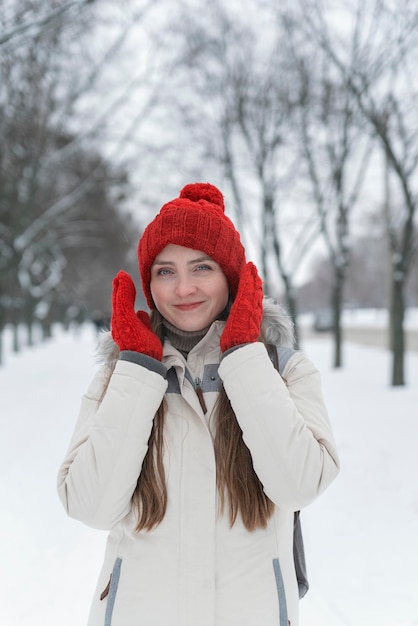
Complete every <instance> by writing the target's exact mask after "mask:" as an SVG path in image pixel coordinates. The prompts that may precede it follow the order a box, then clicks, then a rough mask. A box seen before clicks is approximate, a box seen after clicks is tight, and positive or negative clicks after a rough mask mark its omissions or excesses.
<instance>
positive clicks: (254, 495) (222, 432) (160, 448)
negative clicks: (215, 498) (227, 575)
mask: <svg viewBox="0 0 418 626" xmlns="http://www.w3.org/2000/svg"><path fill="white" fill-rule="evenodd" d="M151 324H152V328H153V331H154V332H155V334H156V335H157V336H158V337H159V338H160V339H161V341H163V328H162V317H161V315H160V313H159V312H158V311H157V310H156V309H154V311H153V312H152V314H151ZM165 410H166V403H165V401H164V400H163V402H162V403H161V406H160V407H159V409H158V410H157V413H156V415H155V417H154V422H153V427H152V430H151V435H150V438H149V441H148V451H147V454H146V455H145V458H144V462H143V464H142V469H141V473H140V475H139V478H138V483H137V486H136V489H135V492H134V495H133V502H134V505H135V506H136V509H137V514H138V524H137V527H136V530H137V532H139V531H141V530H151V529H152V528H154V527H155V526H158V524H159V523H160V522H161V521H162V520H163V518H164V515H165V512H166V509H167V484H166V478H165V471H164V462H163V456H164V416H165ZM214 423H215V431H216V432H215V440H214V449H215V460H216V482H217V488H218V494H219V514H220V515H223V514H224V513H225V509H226V508H228V509H229V511H228V512H229V523H230V525H231V527H232V526H233V525H234V523H235V521H236V519H237V516H238V514H240V515H241V519H242V521H243V524H244V526H245V527H246V528H247V529H248V530H250V531H251V530H255V529H256V528H265V527H266V525H267V522H268V520H269V518H270V517H271V516H272V514H273V511H274V504H273V502H272V501H271V500H270V499H269V498H268V497H267V496H266V494H265V493H264V490H263V485H262V484H261V482H260V480H259V478H258V476H257V474H256V473H255V471H254V467H253V462H252V458H251V453H250V451H249V449H248V447H247V446H246V445H245V443H244V440H243V438H242V430H241V427H240V425H239V424H238V421H237V418H236V416H235V413H234V411H233V409H232V406H231V403H230V401H229V398H228V396H227V395H226V392H225V389H224V387H223V386H222V388H221V390H220V393H219V397H218V400H217V403H216V406H215V411H214Z"/></svg>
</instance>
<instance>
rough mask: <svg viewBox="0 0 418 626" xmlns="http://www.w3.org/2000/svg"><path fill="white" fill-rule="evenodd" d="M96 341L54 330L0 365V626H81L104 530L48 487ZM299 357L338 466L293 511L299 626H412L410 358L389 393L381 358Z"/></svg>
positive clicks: (414, 356)
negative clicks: (299, 527)
mask: <svg viewBox="0 0 418 626" xmlns="http://www.w3.org/2000/svg"><path fill="white" fill-rule="evenodd" d="M94 346H95V333H94V331H93V329H91V328H90V327H87V326H86V327H85V328H84V329H83V330H82V331H81V332H80V333H79V334H78V335H75V334H74V333H73V332H71V333H68V334H65V333H63V332H59V331H57V332H56V334H55V338H54V340H52V341H50V342H48V343H45V344H42V345H38V346H36V347H33V348H30V349H29V348H27V349H25V350H24V351H22V352H21V353H20V354H19V355H12V354H7V358H6V365H5V366H4V367H3V368H0V394H1V395H0V398H1V423H2V434H1V439H0V493H1V508H0V533H1V543H0V598H1V623H2V624H4V625H5V626H58V625H59V626H82V625H83V624H85V623H86V618H87V614H88V608H89V603H90V598H91V595H92V593H93V589H94V586H95V583H96V576H97V574H98V570H99V567H100V565H101V559H102V554H103V549H104V542H105V533H102V532H99V531H94V530H91V529H88V528H86V527H84V526H83V525H81V524H80V523H78V522H76V521H74V520H70V519H68V518H67V517H66V515H65V513H64V511H63V509H62V507H61V504H60V503H59V501H58V497H57V495H56V490H55V482H56V473H57V469H58V466H59V464H60V462H61V460H62V458H63V455H64V453H65V450H66V447H67V445H68V442H69V438H70V435H71V432H72V429H73V425H74V420H75V418H76V414H77V411H78V405H79V400H80V396H81V394H82V393H83V392H84V391H85V389H86V387H87V384H88V382H89V379H90V378H91V376H92V375H93V372H94V371H95V369H96V365H95V362H94ZM303 349H304V350H305V351H306V352H307V353H308V354H309V356H310V357H311V358H312V360H313V361H314V362H315V363H316V364H317V366H318V367H319V369H320V370H321V372H322V378H323V388H324V393H325V396H326V399H327V404H328V407H329V412H330V415H331V419H332V423H333V427H334V431H335V435H336V439H337V442H338V444H339V450H340V455H341V463H342V471H341V474H340V476H339V478H338V479H337V480H336V481H335V483H334V484H333V485H332V486H331V487H330V489H329V490H328V491H327V492H326V493H325V494H324V495H323V496H322V497H321V498H320V499H319V500H318V501H317V502H316V503H314V504H313V505H311V506H310V507H309V508H308V509H306V510H305V511H303V514H302V520H303V528H304V535H305V544H306V552H307V561H308V568H309V575H310V583H311V589H310V591H309V592H308V595H307V596H306V597H305V598H304V599H303V600H302V601H301V605H300V606H301V626H343V625H344V626H413V625H414V626H417V625H418V567H417V561H418V486H417V485H418V480H417V476H418V453H417V447H418V353H409V354H408V356H407V378H408V386H407V387H405V388H397V389H391V388H389V387H388V380H389V369H390V363H389V355H388V353H387V352H386V351H384V350H382V349H372V348H369V347H367V348H366V347H361V346H355V345H353V344H347V345H346V346H345V363H346V365H345V368H344V369H343V370H342V371H334V370H332V369H331V368H330V362H331V354H330V353H331V346H330V345H329V344H328V343H327V342H326V340H325V339H323V338H322V337H320V338H316V339H312V340H309V341H306V342H305V344H304V346H303ZM260 624H262V617H261V616H260ZM196 626H198V625H196Z"/></svg>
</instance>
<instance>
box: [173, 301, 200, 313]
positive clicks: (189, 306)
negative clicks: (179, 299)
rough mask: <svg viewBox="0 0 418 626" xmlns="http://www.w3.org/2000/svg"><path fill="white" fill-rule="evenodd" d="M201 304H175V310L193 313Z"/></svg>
mask: <svg viewBox="0 0 418 626" xmlns="http://www.w3.org/2000/svg"><path fill="white" fill-rule="evenodd" d="M201 304H202V303H201V302H190V303H188V304H175V305H174V306H175V308H176V309H178V310H179V311H193V310H194V309H197V307H199V306H200V305H201Z"/></svg>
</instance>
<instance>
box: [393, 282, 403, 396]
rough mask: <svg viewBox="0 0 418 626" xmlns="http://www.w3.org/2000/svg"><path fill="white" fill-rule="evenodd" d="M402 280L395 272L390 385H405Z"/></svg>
mask: <svg viewBox="0 0 418 626" xmlns="http://www.w3.org/2000/svg"><path fill="white" fill-rule="evenodd" d="M404 286H405V284H404V280H403V279H402V278H401V276H400V275H398V274H397V273H396V272H395V275H394V277H393V280H392V297H391V305H390V348H391V351H392V386H393V387H397V386H401V385H405V375H404V359H405V331H404V325H403V322H404V315H405V303H404Z"/></svg>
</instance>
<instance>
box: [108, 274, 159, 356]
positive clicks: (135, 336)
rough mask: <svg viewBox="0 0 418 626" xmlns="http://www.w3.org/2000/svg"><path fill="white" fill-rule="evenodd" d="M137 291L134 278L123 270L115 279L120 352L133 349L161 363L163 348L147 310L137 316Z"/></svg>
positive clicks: (116, 338) (114, 305)
mask: <svg viewBox="0 0 418 626" xmlns="http://www.w3.org/2000/svg"><path fill="white" fill-rule="evenodd" d="M135 296H136V290H135V285H134V283H133V280H132V278H131V277H130V276H129V274H127V273H126V272H124V271H120V272H119V273H118V274H117V275H116V276H115V278H114V279H113V292H112V337H113V339H114V341H115V342H116V343H117V344H118V346H119V348H120V350H133V351H134V352H141V353H142V354H147V355H148V356H151V357H153V358H154V359H158V360H159V361H161V359H162V356H163V347H162V344H161V341H160V340H159V339H158V337H157V335H155V333H153V332H152V330H151V322H150V319H149V316H148V314H147V313H146V312H145V311H138V312H137V313H135V309H134V305H135Z"/></svg>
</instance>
